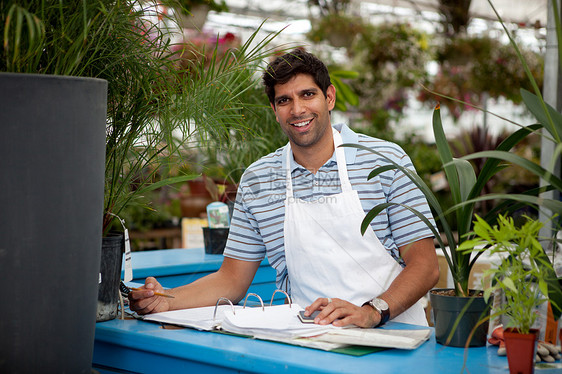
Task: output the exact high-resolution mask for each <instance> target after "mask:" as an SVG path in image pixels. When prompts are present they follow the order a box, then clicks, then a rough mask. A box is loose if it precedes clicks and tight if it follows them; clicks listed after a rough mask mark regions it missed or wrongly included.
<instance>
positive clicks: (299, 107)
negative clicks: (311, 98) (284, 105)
mask: <svg viewBox="0 0 562 374" xmlns="http://www.w3.org/2000/svg"><path fill="white" fill-rule="evenodd" d="M304 111H305V105H304V103H303V102H302V101H301V100H300V99H296V100H294V101H293V106H292V107H291V114H292V115H294V116H298V115H300V114H302V113H304Z"/></svg>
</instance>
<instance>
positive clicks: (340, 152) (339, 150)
mask: <svg viewBox="0 0 562 374" xmlns="http://www.w3.org/2000/svg"><path fill="white" fill-rule="evenodd" d="M332 133H333V135H334V148H335V151H336V161H337V163H338V174H339V175H340V183H341V189H342V191H343V192H349V191H351V183H350V182H349V177H348V175H347V164H346V160H345V150H344V148H343V147H340V145H342V138H341V134H340V133H339V132H338V131H337V130H336V129H334V128H332Z"/></svg>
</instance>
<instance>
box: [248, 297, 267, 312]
mask: <svg viewBox="0 0 562 374" xmlns="http://www.w3.org/2000/svg"><path fill="white" fill-rule="evenodd" d="M249 296H255V297H257V298H258V299H259V300H260V303H261V309H262V310H263V311H264V312H265V307H264V306H263V300H262V299H261V297H260V295H258V294H256V293H249V294H247V295H246V297H245V298H244V308H245V307H246V301H247V300H248V297H249Z"/></svg>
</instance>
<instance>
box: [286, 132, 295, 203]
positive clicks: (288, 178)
mask: <svg viewBox="0 0 562 374" xmlns="http://www.w3.org/2000/svg"><path fill="white" fill-rule="evenodd" d="M292 153H293V152H292V151H291V143H287V146H286V147H285V170H286V172H285V173H286V174H285V178H286V182H285V185H286V187H287V191H286V196H285V197H286V198H292V197H293V180H292V177H291V154H292Z"/></svg>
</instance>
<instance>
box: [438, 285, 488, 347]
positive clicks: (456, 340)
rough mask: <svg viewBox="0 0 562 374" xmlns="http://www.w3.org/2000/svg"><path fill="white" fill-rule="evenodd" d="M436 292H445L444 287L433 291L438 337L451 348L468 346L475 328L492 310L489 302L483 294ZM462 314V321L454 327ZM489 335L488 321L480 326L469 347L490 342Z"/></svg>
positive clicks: (439, 341) (439, 340) (440, 341)
mask: <svg viewBox="0 0 562 374" xmlns="http://www.w3.org/2000/svg"><path fill="white" fill-rule="evenodd" d="M433 291H442V289H435V290H432V291H431V292H430V294H429V297H430V301H431V308H432V310H433V316H434V323H435V340H436V341H437V343H439V344H443V345H448V346H451V347H464V346H465V345H466V342H467V341H468V338H469V336H470V334H471V332H472V330H473V329H474V327H475V326H476V325H477V324H478V322H479V321H480V320H482V319H483V318H484V317H485V316H486V315H487V313H489V310H490V305H489V303H486V302H485V301H484V298H483V297H480V296H477V297H459V296H447V295H439V294H436V293H434V292H433ZM471 291H473V290H471ZM476 292H477V291H476ZM461 313H462V317H461V319H460V321H459V324H458V325H457V326H456V327H454V325H455V323H456V321H457V318H458V316H459V315H460V314H461ZM451 331H454V332H453V336H452V337H451V341H450V342H449V343H447V339H448V338H449V335H450V334H451ZM487 334H488V321H486V322H484V323H482V324H481V325H480V326H478V327H477V328H476V330H475V331H474V334H473V335H472V339H471V340H470V344H469V345H468V346H469V347H481V346H484V345H486V338H487Z"/></svg>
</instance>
